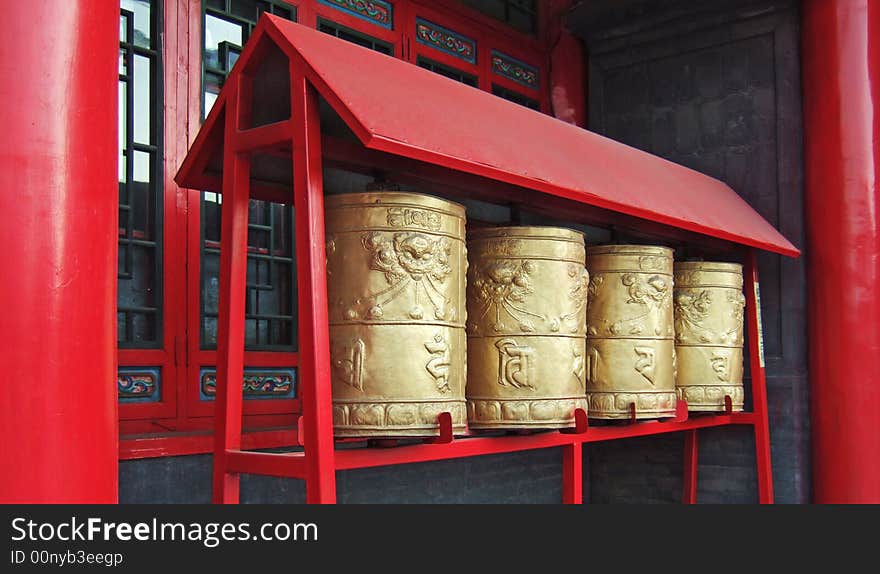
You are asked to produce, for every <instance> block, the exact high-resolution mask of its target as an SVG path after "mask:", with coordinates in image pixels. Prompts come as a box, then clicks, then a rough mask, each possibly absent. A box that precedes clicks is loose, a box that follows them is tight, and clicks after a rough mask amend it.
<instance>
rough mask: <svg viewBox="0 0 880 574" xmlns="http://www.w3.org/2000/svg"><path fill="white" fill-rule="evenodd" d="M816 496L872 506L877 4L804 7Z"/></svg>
mask: <svg viewBox="0 0 880 574" xmlns="http://www.w3.org/2000/svg"><path fill="white" fill-rule="evenodd" d="M802 57H803V82H804V84H803V94H804V129H805V137H806V141H805V160H806V170H805V175H806V217H807V233H808V241H809V243H808V253H809V270H808V274H809V284H808V292H809V297H810V303H809V324H810V327H809V328H810V380H811V382H812V383H811V396H812V430H813V497H814V500H815V502H823V503H824V502H853V503H868V502H871V503H878V502H880V223H878V218H880V212H878V197H877V195H878V178H880V1H878V0H807V1H806V2H804V4H803V56H802Z"/></svg>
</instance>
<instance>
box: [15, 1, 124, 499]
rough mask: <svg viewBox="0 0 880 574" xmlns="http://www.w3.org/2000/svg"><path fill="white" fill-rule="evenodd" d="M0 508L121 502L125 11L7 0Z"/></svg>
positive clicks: (107, 4)
mask: <svg viewBox="0 0 880 574" xmlns="http://www.w3.org/2000/svg"><path fill="white" fill-rule="evenodd" d="M3 23H4V26H5V27H6V30H7V31H8V33H6V34H2V35H0V126H3V127H2V136H0V197H2V198H3V200H2V209H0V249H2V251H3V257H2V260H0V261H2V271H3V272H2V280H0V305H2V309H0V342H2V344H0V376H2V384H0V502H116V500H117V487H118V471H117V456H118V454H117V444H118V434H117V433H118V421H117V407H116V388H115V383H114V381H115V376H116V249H117V248H116V241H117V233H118V216H117V205H118V191H117V186H116V179H117V175H116V169H117V167H116V166H117V153H118V152H117V146H118V142H117V58H118V54H119V2H118V1H116V2H112V1H107V0H68V1H67V2H62V3H58V2H5V3H4V5H3Z"/></svg>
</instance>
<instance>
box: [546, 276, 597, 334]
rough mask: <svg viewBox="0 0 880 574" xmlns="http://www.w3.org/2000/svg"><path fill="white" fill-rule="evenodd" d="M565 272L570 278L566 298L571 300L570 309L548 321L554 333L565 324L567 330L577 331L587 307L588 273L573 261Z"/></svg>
mask: <svg viewBox="0 0 880 574" xmlns="http://www.w3.org/2000/svg"><path fill="white" fill-rule="evenodd" d="M567 273H568V277H569V279H570V280H571V287H570V288H569V290H568V298H569V301H571V305H572V310H571V311H570V312H568V313H564V314H562V315H561V316H560V317H559V318H558V319H553V320H551V321H550V330H551V331H553V332H554V333H555V332H557V331H559V330H560V327H561V326H562V325H566V326H567V327H568V330H569V332H571V333H577V332H578V331H579V328H580V325H581V320H582V318H583V317H584V313H585V311H586V308H587V292H588V291H589V284H590V274H589V273H588V272H587V270H586V269H585V268H583V267H581V266H579V265H575V264H574V263H571V264H569V265H568V269H567Z"/></svg>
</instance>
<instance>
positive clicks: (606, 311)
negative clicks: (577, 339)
mask: <svg viewBox="0 0 880 574" xmlns="http://www.w3.org/2000/svg"><path fill="white" fill-rule="evenodd" d="M587 269H589V271H590V287H589V306H588V308H587V355H586V371H587V397H588V399H589V405H590V410H589V415H590V417H593V418H599V419H620V418H629V417H630V414H631V411H630V408H631V407H630V405H633V404H634V405H635V410H636V417H637V418H657V417H666V416H673V415H674V414H675V404H676V395H675V374H674V371H675V348H674V342H673V313H672V291H673V288H672V250H671V249H669V248H666V247H655V246H648V245H604V246H596V247H589V248H587Z"/></svg>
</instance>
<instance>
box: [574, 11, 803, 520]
mask: <svg viewBox="0 0 880 574" xmlns="http://www.w3.org/2000/svg"><path fill="white" fill-rule="evenodd" d="M798 23H799V19H798V11H797V4H796V3H795V2H791V1H776V2H774V1H770V0H758V1H741V0H738V1H733V0H714V1H713V2H699V3H697V2H684V1H679V0H671V1H663V2H660V1H657V0H628V1H626V2H613V1H610V0H607V1H604V2H603V1H600V2H589V3H582V4H581V5H579V8H578V9H576V10H575V12H574V13H573V14H572V15H571V18H570V22H569V25H570V26H571V27H572V28H573V29H574V30H575V31H576V33H578V34H579V35H580V36H581V37H582V38H584V40H585V42H586V43H587V46H588V51H589V52H590V93H589V107H590V129H591V130H593V131H597V132H599V133H602V134H605V135H608V136H609V137H612V138H614V139H616V140H619V141H622V142H623V143H626V144H629V145H632V146H634V147H637V148H640V149H644V150H646V151H649V152H651V153H655V154H657V155H660V156H662V157H665V158H667V159H670V160H672V161H675V162H678V163H681V164H683V165H686V166H688V167H691V168H693V169H695V170H698V171H701V172H704V173H706V174H708V175H711V176H713V177H717V178H719V179H721V180H723V181H726V182H727V183H728V184H729V185H730V186H731V187H732V188H733V189H734V190H736V191H737V192H738V193H739V194H740V195H742V196H743V197H744V198H745V199H746V201H748V202H749V203H750V204H751V205H752V206H753V207H754V208H755V209H756V210H758V212H760V213H761V214H762V215H763V216H764V217H765V218H767V219H768V220H769V221H770V222H771V223H773V224H774V225H776V226H777V227H778V228H779V229H780V230H781V231H782V232H783V234H785V235H786V236H787V237H789V238H790V239H791V240H792V241H794V243H795V244H796V245H798V246H799V247H802V248H803V246H804V236H803V207H802V201H803V193H802V187H801V178H802V161H801V119H800V80H799V67H800V60H799V52H798V34H799V25H798ZM807 259H808V254H805V255H804V256H802V257H801V258H800V259H799V260H789V259H784V258H782V257H779V256H775V255H770V254H761V255H760V256H759V269H760V275H761V298H762V301H761V302H762V316H763V320H764V344H765V351H766V356H767V377H768V379H767V384H768V396H769V403H770V427H771V429H770V430H771V443H772V444H771V450H772V457H773V471H774V473H773V474H774V482H775V489H776V495H777V501H780V502H805V501H807V500H809V428H808V425H809V418H808V402H807V401H808V386H807V372H806V348H807V341H806V328H805V298H806V284H805V281H804V266H805V264H806V261H807ZM747 382H748V381H747ZM747 406H748V404H747ZM681 456H682V438H681V437H669V438H663V439H659V440H657V439H643V440H638V441H631V442H630V443H609V444H605V445H596V446H591V447H590V450H589V455H588V459H589V471H588V474H589V477H590V480H591V481H592V483H591V485H590V486H591V492H592V498H593V499H594V500H597V501H609V502H610V501H612V500H630V501H650V502H667V501H668V502H674V501H677V500H678V499H679V489H680V484H681V482H680V473H681ZM699 456H700V466H699V473H700V481H699V483H698V487H699V488H698V500H699V501H701V502H754V501H755V500H757V492H756V484H755V480H756V478H755V470H754V468H755V466H754V465H755V458H754V439H753V436H752V433H751V432H750V429H747V428H718V429H711V430H704V431H701V432H700V450H699ZM658 463H659V464H658Z"/></svg>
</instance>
